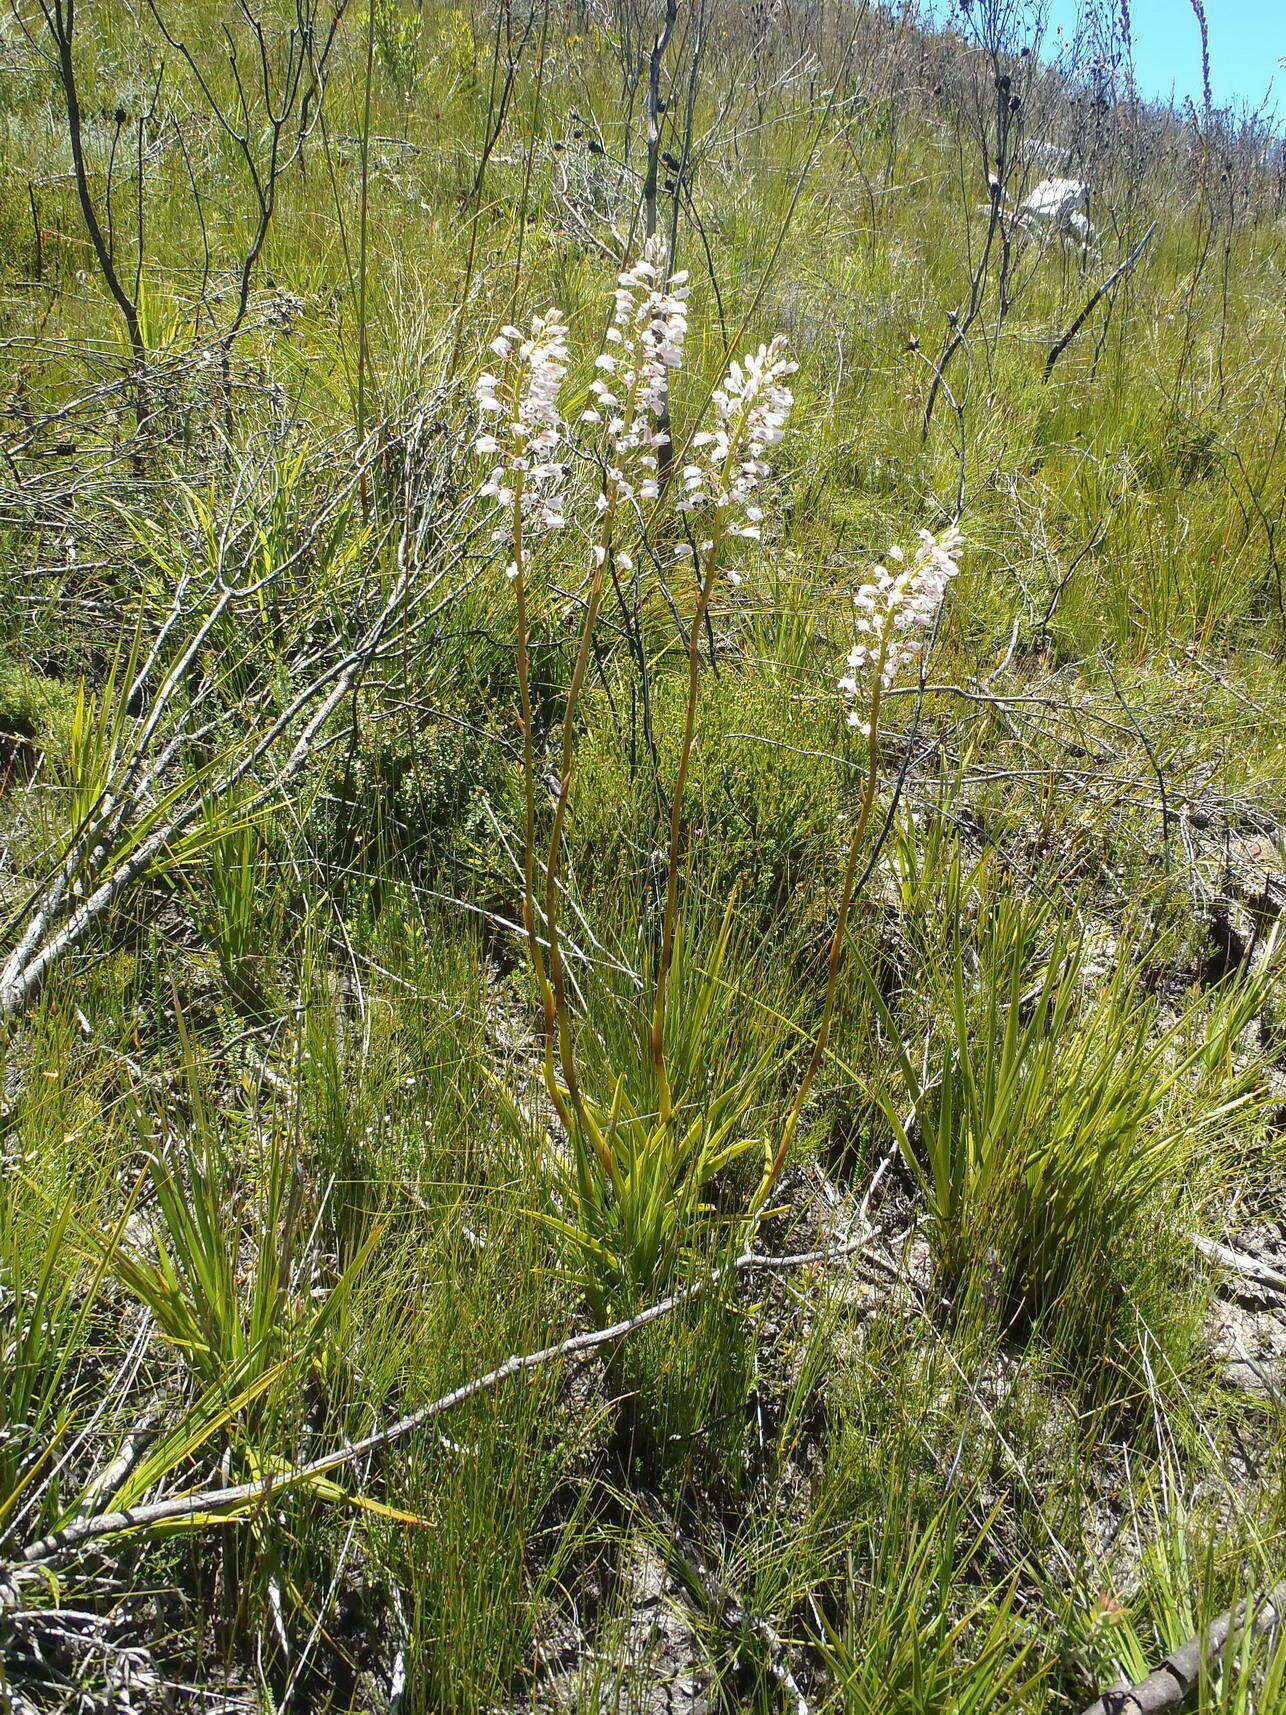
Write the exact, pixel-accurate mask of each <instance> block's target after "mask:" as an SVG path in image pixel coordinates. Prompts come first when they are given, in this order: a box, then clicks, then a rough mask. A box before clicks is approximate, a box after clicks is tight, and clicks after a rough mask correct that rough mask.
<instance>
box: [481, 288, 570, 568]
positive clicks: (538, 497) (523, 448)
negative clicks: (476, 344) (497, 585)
mask: <svg viewBox="0 0 1286 1715" xmlns="http://www.w3.org/2000/svg"><path fill="white" fill-rule="evenodd" d="M491 350H492V351H493V352H494V353H495V354H496V356H497V357H498V358H500V359H501V362H502V364H503V365H504V369H503V371H502V374H501V375H492V374H491V373H490V372H485V373H484V374H482V375H480V376H479V377H478V382H477V390H476V397H477V401H478V409H479V410H480V411H483V412H486V413H487V414H488V415H491V416H496V417H499V418H501V419H502V420H501V422H499V423H498V424H497V425H496V429H495V432H491V431H488V432H486V433H483V434H481V435H479V436H478V438H477V440H476V441H475V442H474V451H475V452H477V453H478V454H479V455H480V456H481V457H485V458H494V457H496V456H497V455H498V456H499V458H500V460H501V463H500V464H498V465H497V466H496V468H495V469H494V470H493V471H492V472H491V474H490V476H489V477H488V478H487V480H486V482H484V483H483V485H482V487H481V489H480V490H479V493H480V494H481V495H483V496H484V497H485V498H487V499H489V500H494V501H495V503H496V506H497V507H498V508H499V509H500V511H501V512H502V513H505V514H509V516H507V517H506V519H505V522H504V523H503V524H502V525H501V527H500V528H499V529H497V530H495V531H493V532H492V540H493V541H495V542H510V543H512V541H513V539H514V520H513V517H512V510H513V506H514V500H515V496H517V495H519V494H520V495H521V497H522V500H521V506H522V525H523V529H524V530H525V531H534V532H538V533H539V532H543V531H546V530H561V529H562V528H563V526H564V525H565V523H566V519H565V518H564V516H563V502H562V484H563V466H562V464H561V463H560V462H559V460H558V459H557V457H556V456H555V455H556V454H557V452H558V450H559V448H560V446H561V444H562V441H563V437H564V433H565V425H564V423H563V418H562V414H561V412H560V411H559V409H558V394H559V391H560V389H561V387H562V384H563V377H564V376H565V375H566V373H567V329H566V327H565V325H564V323H563V318H562V312H561V311H559V310H550V311H549V313H548V315H544V316H533V318H532V323H531V331H530V333H528V334H524V333H523V331H522V329H521V328H516V327H504V328H502V329H501V330H500V333H499V334H498V335H497V337H496V338H495V339H494V340H492V342H491ZM506 569H507V571H508V575H509V576H510V577H516V576H517V572H518V567H517V565H516V563H514V562H513V561H511V562H510V564H509V566H508V567H507V568H506Z"/></svg>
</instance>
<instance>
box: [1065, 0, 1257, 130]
mask: <svg viewBox="0 0 1286 1715" xmlns="http://www.w3.org/2000/svg"><path fill="white" fill-rule="evenodd" d="M1129 9H1130V22H1131V33H1132V36H1133V41H1134V73H1135V79H1136V82H1137V84H1138V89H1139V93H1140V95H1142V96H1144V97H1158V96H1169V95H1170V93H1171V90H1173V91H1174V92H1175V94H1176V95H1177V97H1178V99H1179V100H1180V101H1182V100H1183V99H1184V97H1186V96H1189V95H1191V96H1193V97H1194V98H1195V99H1196V100H1197V102H1198V103H1200V100H1201V33H1200V30H1199V28H1198V26H1197V19H1196V16H1195V14H1194V12H1193V10H1192V3H1191V0H1129ZM1078 10H1079V4H1078V0H1048V17H1049V34H1048V36H1047V39H1046V42H1045V53H1046V55H1052V51H1053V49H1054V46H1055V43H1054V34H1053V33H1054V30H1055V29H1056V28H1057V27H1059V26H1061V27H1062V28H1063V30H1064V31H1065V32H1066V33H1067V34H1068V35H1070V34H1071V32H1072V30H1073V29H1074V27H1075V23H1076V17H1077V12H1078ZM1205 11H1206V21H1207V23H1208V25H1209V27H1210V84H1211V91H1212V93H1213V96H1214V100H1215V103H1216V105H1217V106H1221V107H1226V106H1238V107H1239V106H1241V105H1242V104H1243V103H1247V104H1249V105H1250V106H1251V107H1256V106H1258V105H1259V103H1260V102H1261V101H1263V99H1264V97H1265V95H1266V94H1267V93H1268V90H1269V86H1270V84H1271V86H1272V99H1271V105H1272V106H1273V107H1274V108H1276V109H1277V111H1278V113H1279V114H1280V113H1282V112H1283V111H1286V69H1283V67H1282V65H1281V63H1280V62H1281V61H1282V59H1283V58H1284V57H1286V0H1205Z"/></svg>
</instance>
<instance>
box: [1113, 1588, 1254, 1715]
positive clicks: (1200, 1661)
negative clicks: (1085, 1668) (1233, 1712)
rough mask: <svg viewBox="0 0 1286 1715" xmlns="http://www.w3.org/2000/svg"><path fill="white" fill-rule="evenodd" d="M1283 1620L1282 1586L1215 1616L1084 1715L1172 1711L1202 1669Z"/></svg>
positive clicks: (1122, 1714) (1154, 1713)
mask: <svg viewBox="0 0 1286 1715" xmlns="http://www.w3.org/2000/svg"><path fill="white" fill-rule="evenodd" d="M1284 1618H1286V1580H1283V1581H1282V1583H1280V1584H1277V1585H1275V1586H1274V1587H1273V1589H1271V1590H1270V1591H1268V1593H1267V1595H1265V1596H1254V1597H1252V1598H1250V1599H1249V1600H1248V1601H1245V1602H1239V1603H1238V1604H1237V1606H1236V1607H1235V1608H1230V1609H1229V1610H1228V1612H1227V1613H1225V1614H1220V1615H1219V1617H1218V1618H1217V1619H1215V1620H1212V1621H1211V1623H1210V1625H1209V1626H1208V1627H1207V1628H1206V1630H1205V1631H1204V1632H1202V1633H1199V1634H1198V1635H1197V1636H1196V1637H1195V1638H1189V1639H1188V1641H1187V1643H1186V1644H1181V1645H1180V1647H1179V1648H1178V1649H1177V1650H1175V1651H1174V1652H1173V1654H1171V1655H1168V1656H1167V1657H1166V1659H1165V1660H1164V1661H1163V1662H1162V1663H1161V1665H1160V1667H1158V1668H1156V1669H1155V1670H1154V1671H1153V1672H1152V1673H1150V1674H1148V1676H1147V1678H1146V1679H1141V1680H1140V1681H1139V1682H1138V1684H1137V1685H1129V1686H1126V1687H1124V1688H1123V1689H1122V1690H1120V1691H1105V1692H1104V1693H1103V1695H1102V1696H1101V1697H1100V1698H1099V1699H1098V1701H1097V1702H1096V1703H1092V1704H1091V1705H1090V1707H1089V1708H1088V1709H1087V1710H1086V1711H1085V1715H1156V1711H1158V1710H1162V1709H1177V1708H1178V1706H1179V1705H1180V1704H1181V1703H1182V1702H1183V1701H1184V1699H1185V1698H1186V1697H1187V1695H1188V1693H1189V1692H1190V1691H1191V1690H1192V1689H1193V1688H1194V1686H1195V1685H1196V1684H1197V1681H1198V1680H1199V1679H1200V1677H1201V1670H1202V1666H1203V1665H1205V1666H1207V1667H1208V1666H1210V1665H1211V1663H1212V1662H1213V1661H1214V1659H1215V1657H1217V1656H1219V1655H1222V1654H1226V1653H1227V1652H1228V1651H1229V1650H1230V1649H1231V1648H1232V1647H1233V1646H1234V1645H1235V1644H1236V1642H1237V1640H1238V1639H1239V1638H1241V1637H1243V1636H1245V1635H1246V1634H1247V1633H1249V1634H1251V1635H1252V1636H1254V1635H1256V1634H1258V1633H1261V1632H1271V1631H1275V1630H1276V1629H1277V1627H1278V1626H1280V1625H1281V1623H1282V1621H1283V1619H1284Z"/></svg>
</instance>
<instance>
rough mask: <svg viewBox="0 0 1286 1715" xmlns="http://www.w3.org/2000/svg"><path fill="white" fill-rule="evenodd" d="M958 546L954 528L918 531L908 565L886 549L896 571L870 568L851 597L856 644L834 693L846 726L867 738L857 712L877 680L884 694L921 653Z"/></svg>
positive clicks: (955, 561)
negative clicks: (842, 707) (845, 708)
mask: <svg viewBox="0 0 1286 1715" xmlns="http://www.w3.org/2000/svg"><path fill="white" fill-rule="evenodd" d="M960 543H961V536H960V532H959V530H957V529H956V527H955V525H954V524H953V525H952V526H951V528H950V529H948V530H945V531H943V533H942V535H940V536H935V535H934V534H933V532H932V531H930V530H921V532H920V543H919V546H918V547H917V548H916V550H915V553H914V555H913V556H912V558H911V560H910V563H909V564H908V563H907V560H906V555H905V554H904V553H903V552H902V550H901V549H900V548H890V549H889V559H890V560H892V561H893V563H894V565H896V566H897V567H898V568H899V569H898V570H897V571H896V572H890V570H889V569H888V567H887V566H875V567H873V568H872V570H873V577H872V581H871V582H870V583H868V584H864V585H863V586H862V588H861V589H860V590H858V592H857V594H856V595H855V596H854V597H853V606H854V607H855V608H856V610H857V614H858V618H857V620H856V621H855V629H856V631H857V634H858V637H859V639H860V641H859V642H858V643H857V644H856V645H855V646H854V647H853V649H852V650H850V652H849V657H848V672H847V673H846V674H845V675H844V677H843V678H842V679H841V680H840V681H839V684H838V687H837V688H838V690H839V693H840V695H841V696H842V697H843V698H844V700H845V702H847V703H849V704H851V705H853V706H852V707H850V709H849V711H848V724H849V725H850V726H852V727H856V728H857V729H858V731H859V732H861V733H863V734H865V735H867V736H869V734H870V730H871V729H870V724H869V722H867V721H865V720H863V718H862V711H863V710H864V709H865V708H866V707H867V706H868V705H869V704H870V701H871V697H872V694H873V692H874V688H875V686H874V679H875V677H876V675H878V677H879V682H880V684H881V686H882V687H883V689H885V690H887V689H888V688H889V686H890V685H891V684H892V683H893V681H894V680H895V679H896V678H897V676H898V674H899V673H900V672H901V670H902V668H903V667H905V666H907V665H908V664H909V663H910V662H912V661H914V660H915V659H916V657H917V656H918V655H919V654H920V651H921V650H922V649H923V648H924V645H925V642H926V641H927V639H928V635H929V632H930V631H931V630H932V627H933V623H934V621H935V620H936V619H937V617H938V610H939V608H940V607H941V606H942V600H943V597H944V596H945V595H946V593H947V585H948V584H949V583H950V582H951V580H952V578H953V577H955V575H956V573H957V572H958V571H959V570H960V566H959V563H958V558H957V556H958V554H959V551H960Z"/></svg>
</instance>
